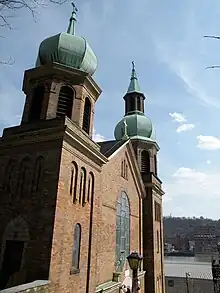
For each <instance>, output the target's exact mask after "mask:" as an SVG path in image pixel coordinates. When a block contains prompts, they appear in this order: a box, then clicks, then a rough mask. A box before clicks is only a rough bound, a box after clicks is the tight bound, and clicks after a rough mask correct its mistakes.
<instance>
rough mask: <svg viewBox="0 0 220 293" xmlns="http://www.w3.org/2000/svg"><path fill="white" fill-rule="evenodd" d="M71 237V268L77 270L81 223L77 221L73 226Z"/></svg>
mask: <svg viewBox="0 0 220 293" xmlns="http://www.w3.org/2000/svg"><path fill="white" fill-rule="evenodd" d="M73 239H74V240H73V255H72V270H79V261H80V244H81V225H80V224H79V223H77V224H76V225H75V227H74V238H73Z"/></svg>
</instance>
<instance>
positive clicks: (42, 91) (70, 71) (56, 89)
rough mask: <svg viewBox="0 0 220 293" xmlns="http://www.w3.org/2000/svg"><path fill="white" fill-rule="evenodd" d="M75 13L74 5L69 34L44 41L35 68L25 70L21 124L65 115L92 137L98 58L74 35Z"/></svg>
mask: <svg viewBox="0 0 220 293" xmlns="http://www.w3.org/2000/svg"><path fill="white" fill-rule="evenodd" d="M76 12H77V9H76V7H75V5H73V12H72V15H71V17H70V20H69V26H68V29H67V32H66V33H65V32H63V33H60V34H58V35H55V36H52V37H49V38H47V39H45V40H44V41H43V42H42V43H41V44H40V47H39V53H38V58H37V62H36V67H35V68H33V69H30V70H26V71H25V74H24V81H23V91H24V93H25V95H26V101H25V106H24V111H23V116H22V122H21V123H22V124H26V123H36V122H39V121H41V120H49V119H54V118H62V117H65V116H66V117H68V118H69V119H71V120H72V121H74V122H75V123H76V124H77V125H78V126H79V127H80V128H81V129H82V130H83V131H85V132H86V133H87V134H88V135H89V136H90V137H92V131H93V120H94V107H95V102H96V101H97V99H98V97H99V95H100V94H101V90H100V88H99V87H98V85H97V84H96V82H95V81H94V80H93V78H92V75H93V74H94V72H95V70H96V68H97V58H96V56H95V54H94V53H93V51H92V49H91V48H90V46H89V45H88V43H87V41H86V40H85V39H84V38H82V37H79V36H76V35H75V23H76Z"/></svg>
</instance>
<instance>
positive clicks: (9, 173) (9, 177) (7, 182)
mask: <svg viewBox="0 0 220 293" xmlns="http://www.w3.org/2000/svg"><path fill="white" fill-rule="evenodd" d="M14 170H15V161H14V160H10V161H9V163H8V166H7V168H6V172H5V179H4V189H5V190H7V191H9V192H10V191H11V186H12V181H13V175H14Z"/></svg>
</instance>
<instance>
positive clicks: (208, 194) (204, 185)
mask: <svg viewBox="0 0 220 293" xmlns="http://www.w3.org/2000/svg"><path fill="white" fill-rule="evenodd" d="M219 178H220V173H219V172H216V173H214V172H207V171H203V170H196V169H191V168H187V167H181V168H179V169H177V170H176V171H175V173H174V174H173V175H172V176H171V177H170V179H168V180H166V181H165V182H164V190H165V192H166V193H165V196H164V198H165V197H168V199H169V201H164V213H165V214H166V215H168V214H170V213H171V212H172V214H173V216H186V217H187V216H201V215H203V216H206V217H210V218H215V219H218V218H219V211H218V208H217V205H218V202H219V201H220V180H219ZM170 199H171V200H170ZM179 207H181V208H182V211H180V210H179Z"/></svg>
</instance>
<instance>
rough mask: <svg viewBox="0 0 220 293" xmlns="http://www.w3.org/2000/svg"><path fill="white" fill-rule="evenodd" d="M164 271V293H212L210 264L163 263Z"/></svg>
mask: <svg viewBox="0 0 220 293" xmlns="http://www.w3.org/2000/svg"><path fill="white" fill-rule="evenodd" d="M164 269H165V284H166V293H186V292H187V286H188V292H189V293H212V292H214V289H213V281H212V268H211V263H203V262H201V263H200V262H195V263H185V262H182V263H181V262H179V263H177V262H172V261H165V266H164ZM186 274H187V275H186ZM186 276H188V277H186Z"/></svg>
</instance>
